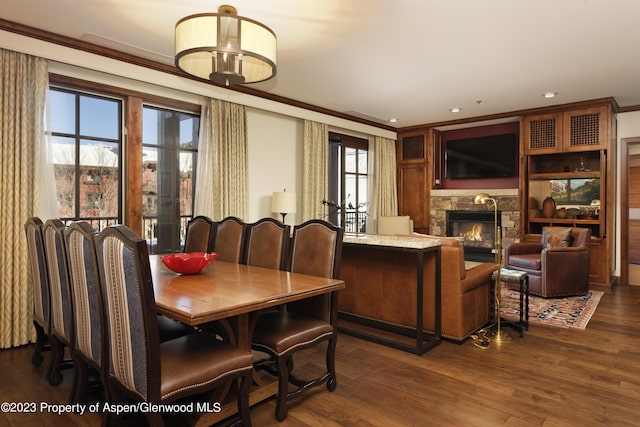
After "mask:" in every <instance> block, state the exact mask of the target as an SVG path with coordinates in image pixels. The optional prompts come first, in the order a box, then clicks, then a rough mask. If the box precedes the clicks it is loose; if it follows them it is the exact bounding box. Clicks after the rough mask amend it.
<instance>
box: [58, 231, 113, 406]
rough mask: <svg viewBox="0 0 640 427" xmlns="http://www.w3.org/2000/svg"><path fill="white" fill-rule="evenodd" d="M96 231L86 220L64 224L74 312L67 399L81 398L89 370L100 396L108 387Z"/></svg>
mask: <svg viewBox="0 0 640 427" xmlns="http://www.w3.org/2000/svg"><path fill="white" fill-rule="evenodd" d="M95 234H96V232H95V230H94V229H93V227H91V225H89V223H87V222H84V221H81V222H74V223H71V224H70V225H69V227H67V230H66V231H65V239H66V243H67V254H68V260H69V278H70V283H71V301H72V306H73V313H74V322H75V323H74V333H75V339H74V345H75V347H74V351H73V359H74V376H73V379H74V383H73V386H72V390H73V391H75V394H74V395H73V396H72V399H71V401H72V402H74V403H78V402H81V401H82V400H83V398H84V397H85V396H86V394H87V388H88V386H89V378H90V377H91V375H90V370H92V371H94V373H95V374H96V375H97V377H98V378H99V380H100V382H102V385H103V393H104V400H105V401H108V400H109V398H108V390H107V387H105V386H104V385H105V381H104V363H103V361H104V360H105V359H106V347H107V346H106V343H105V342H104V340H105V334H104V323H105V320H104V304H103V301H102V284H101V283H102V282H101V280H100V277H99V275H98V260H97V258H96V250H95V244H94V241H93V239H94V236H95Z"/></svg>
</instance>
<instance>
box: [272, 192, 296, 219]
mask: <svg viewBox="0 0 640 427" xmlns="http://www.w3.org/2000/svg"><path fill="white" fill-rule="evenodd" d="M271 212H274V213H279V214H289V213H296V193H287V192H286V191H277V192H274V193H273V196H272V197H271ZM283 216H284V215H283Z"/></svg>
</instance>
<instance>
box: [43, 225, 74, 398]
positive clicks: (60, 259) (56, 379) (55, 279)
mask: <svg viewBox="0 0 640 427" xmlns="http://www.w3.org/2000/svg"><path fill="white" fill-rule="evenodd" d="M65 229H66V226H65V225H64V223H63V222H62V221H61V220H59V219H50V220H48V221H47V222H45V223H44V226H43V227H42V234H43V236H44V242H45V254H46V257H47V271H48V272H49V292H50V296H51V349H52V359H51V371H50V372H49V383H50V384H51V385H58V384H60V383H61V382H62V369H63V368H69V367H72V361H71V360H66V361H65V360H64V355H65V348H66V349H68V351H69V354H70V355H71V356H72V358H73V348H74V344H73V339H74V330H73V325H74V320H73V310H72V302H71V290H70V288H69V264H68V262H67V246H66V242H65V238H64V231H65ZM73 395H74V391H73V390H72V392H71V396H73Z"/></svg>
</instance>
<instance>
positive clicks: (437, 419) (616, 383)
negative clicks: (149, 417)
mask: <svg viewBox="0 0 640 427" xmlns="http://www.w3.org/2000/svg"><path fill="white" fill-rule="evenodd" d="M510 333H511V335H512V336H513V337H514V340H513V341H512V342H511V343H508V344H503V345H501V346H495V345H493V343H492V345H491V346H490V347H489V348H488V349H480V348H478V347H475V346H474V345H472V343H471V342H466V343H465V344H462V345H457V344H453V343H449V342H443V343H442V344H441V345H440V346H438V347H436V348H435V349H433V350H431V351H430V352H428V353H426V354H425V355H423V356H416V355H413V354H409V353H406V352H402V351H399V350H394V349H391V348H388V347H384V346H381V345H377V344H373V343H369V342H366V341H363V340H360V339H357V338H353V337H350V336H346V335H341V336H340V338H339V341H338V352H337V367H338V388H337V390H336V391H335V392H333V393H329V392H327V391H326V388H324V387H322V388H318V389H317V391H313V392H312V393H310V394H309V395H308V397H306V398H302V399H301V400H299V401H297V402H296V404H294V405H293V406H292V407H291V409H290V411H289V417H288V418H287V419H286V420H285V421H284V422H282V423H278V422H277V421H276V420H275V417H274V407H275V402H274V400H270V401H267V402H265V403H263V404H261V405H259V406H257V407H254V408H252V421H253V425H254V426H271V425H280V426H283V427H288V426H381V427H389V426H430V425H434V426H443V425H450V426H505V425H506V426H597V425H602V426H638V425H640V405H639V402H640V287H626V286H623V287H617V288H615V290H614V292H613V293H610V294H606V295H604V296H603V297H602V300H601V302H600V305H599V306H598V309H597V310H596V312H595V314H594V316H593V317H592V319H591V321H590V322H589V325H588V326H587V329H586V330H585V331H575V330H563V329H557V328H549V327H541V326H537V325H531V326H530V328H529V332H528V333H526V334H525V337H524V338H518V337H517V335H516V334H515V333H513V332H510ZM323 360H324V356H323V352H322V349H317V350H310V351H307V352H306V353H304V355H303V358H299V359H297V361H296V369H312V370H317V369H318V364H321V363H322V362H323ZM70 379H71V373H70V372H65V378H64V381H63V384H62V385H60V386H58V387H51V386H49V385H48V384H47V383H46V382H45V380H44V378H43V368H42V367H34V366H32V364H31V348H30V347H23V348H18V349H11V350H2V351H0V401H3V402H4V401H8V402H38V404H39V402H49V403H66V401H67V398H68V393H69V382H70ZM36 425H43V426H45V425H46V426H57V425H65V426H68V427H72V426H97V425H100V417H99V415H97V414H85V415H84V416H78V415H74V414H71V415H69V414H67V415H55V414H50V413H43V412H40V411H39V410H38V411H37V412H36V413H35V414H18V413H6V412H5V413H0V427H3V426H36Z"/></svg>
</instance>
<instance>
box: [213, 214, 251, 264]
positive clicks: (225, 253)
mask: <svg viewBox="0 0 640 427" xmlns="http://www.w3.org/2000/svg"><path fill="white" fill-rule="evenodd" d="M245 227H246V224H245V223H244V222H243V221H242V220H241V219H239V218H236V217H234V216H228V217H226V218H225V219H223V220H222V221H219V222H217V223H216V236H215V243H214V246H213V251H214V252H215V253H217V254H218V260H220V261H227V262H236V263H242V262H243V259H242V257H243V255H244V229H245Z"/></svg>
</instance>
